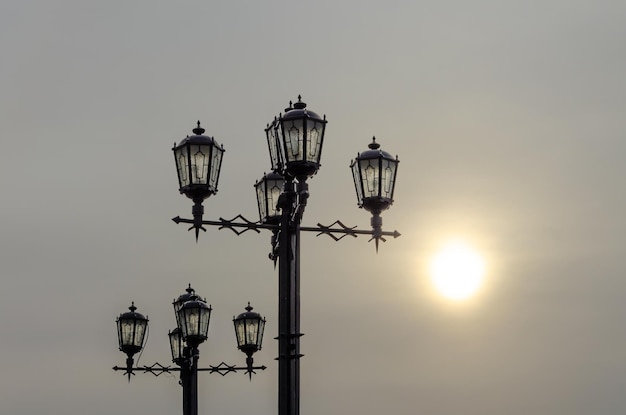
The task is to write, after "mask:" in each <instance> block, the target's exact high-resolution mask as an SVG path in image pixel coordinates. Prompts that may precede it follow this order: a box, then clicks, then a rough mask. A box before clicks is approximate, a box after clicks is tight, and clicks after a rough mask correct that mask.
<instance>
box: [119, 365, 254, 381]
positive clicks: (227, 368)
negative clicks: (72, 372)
mask: <svg viewBox="0 0 626 415" xmlns="http://www.w3.org/2000/svg"><path fill="white" fill-rule="evenodd" d="M265 369H266V366H251V367H247V366H235V365H229V364H228V363H225V362H221V363H220V364H219V365H216V366H213V365H211V366H209V367H199V368H198V371H199V372H209V373H219V374H220V375H222V376H226V375H227V374H229V373H231V372H242V371H243V372H245V373H247V374H249V375H252V374H253V373H256V372H255V371H256V370H265ZM113 370H115V371H118V370H123V371H124V374H125V375H128V378H129V380H130V375H133V376H134V375H135V373H134V372H142V373H152V374H153V375H154V376H160V375H162V374H163V373H172V372H180V371H181V368H180V367H178V366H164V365H162V364H161V363H158V362H157V363H154V364H152V365H150V366H147V365H144V366H135V367H130V368H128V367H125V366H113Z"/></svg>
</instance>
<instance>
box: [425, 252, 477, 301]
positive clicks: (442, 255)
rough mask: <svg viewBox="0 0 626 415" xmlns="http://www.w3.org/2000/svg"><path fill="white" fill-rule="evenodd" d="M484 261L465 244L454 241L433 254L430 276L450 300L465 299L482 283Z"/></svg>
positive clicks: (442, 293)
mask: <svg viewBox="0 0 626 415" xmlns="http://www.w3.org/2000/svg"><path fill="white" fill-rule="evenodd" d="M484 275H485V262H484V260H483V258H482V256H481V255H479V254H478V253H477V252H476V251H474V250H473V249H472V248H471V247H469V246H468V245H467V244H465V243H463V242H460V241H454V242H450V243H448V244H446V245H445V246H444V247H443V248H442V249H441V250H440V251H439V252H437V253H436V254H435V256H434V257H433V258H432V261H431V263H430V277H431V279H432V282H433V284H434V286H435V288H436V289H437V291H439V293H440V294H441V295H443V296H444V297H446V298H449V299H451V300H465V299H467V298H469V297H471V296H472V295H474V294H475V293H476V292H477V291H478V289H479V288H480V286H481V285H482V282H483V278H484Z"/></svg>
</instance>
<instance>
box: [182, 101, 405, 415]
mask: <svg viewBox="0 0 626 415" xmlns="http://www.w3.org/2000/svg"><path fill="white" fill-rule="evenodd" d="M326 123H327V121H326V117H325V116H324V117H320V116H319V115H318V114H316V113H315V112H313V111H310V110H308V109H307V105H306V104H305V103H304V102H302V99H301V97H298V102H296V103H295V104H292V103H290V104H289V107H288V108H287V109H285V113H284V114H281V115H279V116H278V117H275V118H274V120H273V121H272V122H270V123H269V124H268V125H267V128H266V129H265V134H266V139H267V144H268V149H269V154H270V161H271V170H272V172H271V173H269V174H266V175H264V176H263V177H262V178H261V179H260V180H259V181H257V183H256V184H255V188H256V193H257V202H258V209H259V216H260V220H259V221H258V222H257V221H254V222H253V221H250V220H247V219H246V218H244V217H243V216H241V215H237V216H236V217H235V218H234V219H232V220H225V219H223V218H220V219H219V220H218V221H211V220H204V219H203V213H204V212H203V209H204V208H203V207H202V202H203V200H204V199H206V198H208V197H209V196H211V195H213V194H215V193H216V192H217V185H218V181H219V174H220V167H221V164H222V156H223V154H224V148H223V147H222V146H220V145H218V144H217V142H216V140H215V139H214V138H213V137H208V136H204V135H203V134H204V132H205V130H204V129H203V128H201V127H200V122H199V121H198V126H197V128H195V129H194V130H193V132H194V134H195V135H194V136H188V137H186V138H185V139H183V140H182V141H181V142H180V143H179V144H178V145H177V144H174V148H173V149H172V150H173V152H174V156H175V160H176V168H177V171H178V181H179V190H180V193H181V194H184V195H186V196H187V197H189V198H190V199H192V200H193V202H194V206H193V210H192V213H193V219H182V218H180V217H176V218H174V219H173V220H174V222H176V223H187V224H191V227H190V228H189V230H191V229H194V230H195V234H196V241H197V239H198V234H199V232H200V230H202V231H206V229H205V227H204V225H211V226H218V227H219V228H220V229H230V230H232V231H233V232H235V233H236V234H237V235H240V234H241V233H244V232H246V231H249V230H252V231H255V232H257V233H258V232H260V229H268V230H271V231H272V233H273V237H272V250H271V252H270V258H271V259H272V260H273V261H274V263H275V264H276V261H277V260H278V337H277V339H278V362H279V363H278V372H279V375H278V414H279V415H298V414H299V407H300V402H299V401H300V357H302V354H300V337H301V336H302V333H300V233H301V231H308V232H316V233H317V234H318V235H322V234H323V235H328V236H330V237H331V238H333V239H334V240H335V241H338V240H340V239H342V238H343V237H345V236H348V235H349V236H352V237H356V236H358V235H369V236H370V237H371V239H370V240H374V241H375V245H376V250H378V245H379V241H383V242H384V241H385V236H392V237H394V238H396V237H398V236H400V234H399V233H398V232H397V231H393V232H386V231H383V230H382V219H381V217H380V214H381V212H382V211H384V210H386V209H387V208H389V207H390V206H391V204H392V203H393V193H394V188H395V183H396V173H397V169H398V163H399V160H398V158H397V157H395V158H394V157H392V156H391V155H390V154H389V153H387V152H385V151H382V150H381V149H380V146H379V144H378V143H376V141H375V139H374V140H373V142H372V144H370V145H369V149H368V150H366V151H364V152H363V153H360V154H357V157H356V158H355V159H354V160H353V161H352V163H351V165H350V167H351V170H352V173H353V179H354V184H355V188H356V194H357V202H358V206H359V207H362V208H364V209H365V210H367V211H369V212H371V213H372V220H371V224H372V229H371V230H359V229H356V226H354V227H348V226H346V225H344V224H343V223H342V222H341V221H338V220H337V221H335V222H334V223H333V224H331V225H330V226H324V225H321V224H319V223H318V224H317V226H313V227H305V226H301V223H302V217H303V213H304V209H305V207H306V205H307V201H308V198H309V186H308V183H307V180H308V179H309V178H311V177H312V176H314V175H315V174H316V173H317V171H318V169H319V167H320V160H321V155H322V146H323V144H324V136H325V132H326ZM238 220H239V221H238Z"/></svg>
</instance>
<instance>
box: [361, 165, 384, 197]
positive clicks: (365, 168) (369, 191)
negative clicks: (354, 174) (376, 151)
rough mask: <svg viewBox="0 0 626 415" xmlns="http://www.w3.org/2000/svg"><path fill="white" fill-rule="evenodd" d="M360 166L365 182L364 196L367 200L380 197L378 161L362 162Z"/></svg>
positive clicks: (362, 178)
mask: <svg viewBox="0 0 626 415" xmlns="http://www.w3.org/2000/svg"><path fill="white" fill-rule="evenodd" d="M360 165H361V166H360V167H361V180H362V181H363V196H364V197H366V198H367V197H377V196H380V194H379V186H380V177H379V173H380V172H379V169H378V159H370V160H360Z"/></svg>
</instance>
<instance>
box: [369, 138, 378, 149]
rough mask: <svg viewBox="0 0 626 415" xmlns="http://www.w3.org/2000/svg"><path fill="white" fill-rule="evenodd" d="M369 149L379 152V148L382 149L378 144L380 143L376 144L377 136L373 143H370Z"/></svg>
mask: <svg viewBox="0 0 626 415" xmlns="http://www.w3.org/2000/svg"><path fill="white" fill-rule="evenodd" d="M367 147H369V148H371V149H372V150H377V149H379V148H380V144H378V143H377V142H376V137H375V136H374V137H372V142H371V143H369V145H368V146H367Z"/></svg>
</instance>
